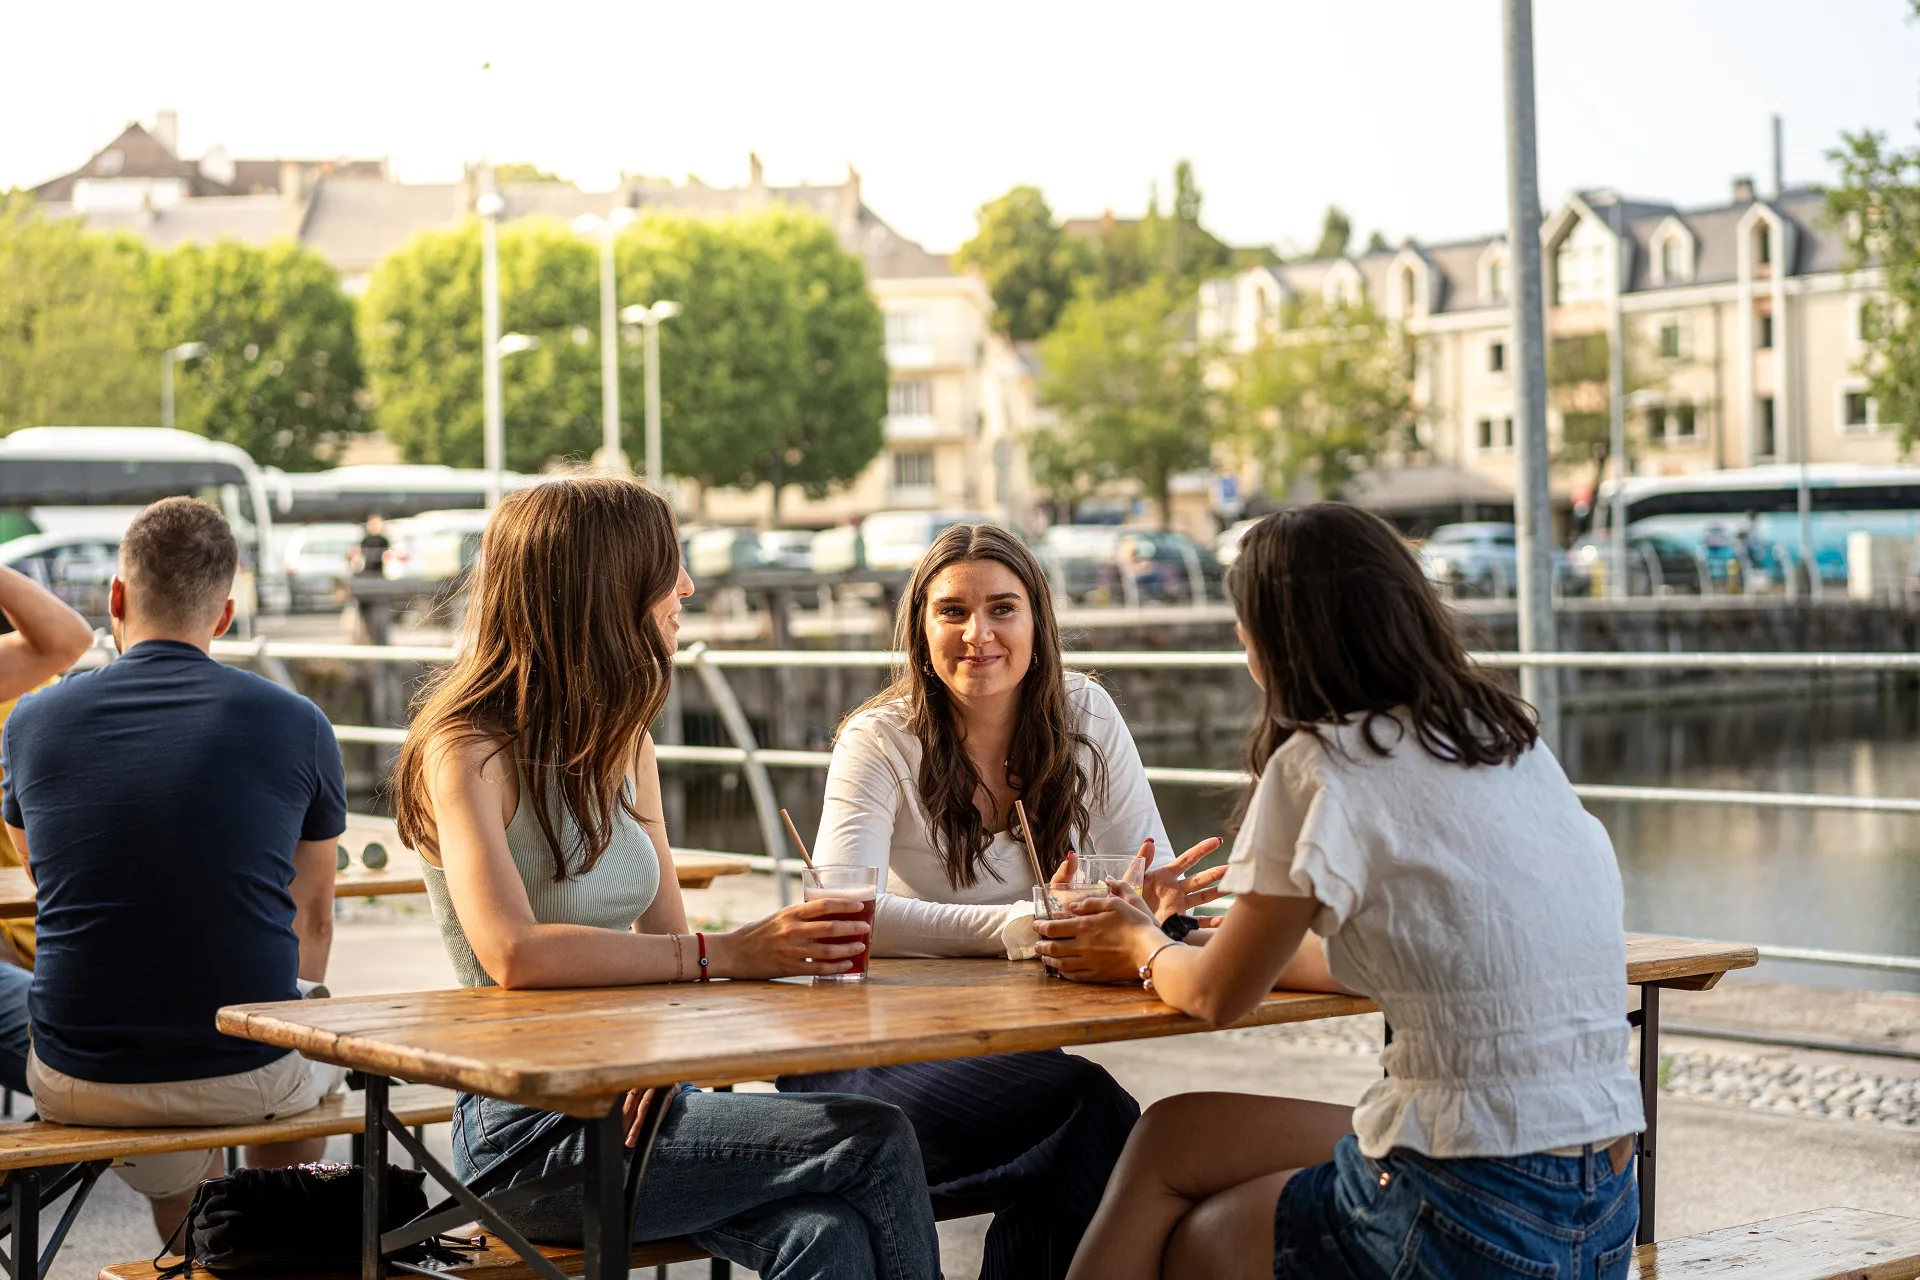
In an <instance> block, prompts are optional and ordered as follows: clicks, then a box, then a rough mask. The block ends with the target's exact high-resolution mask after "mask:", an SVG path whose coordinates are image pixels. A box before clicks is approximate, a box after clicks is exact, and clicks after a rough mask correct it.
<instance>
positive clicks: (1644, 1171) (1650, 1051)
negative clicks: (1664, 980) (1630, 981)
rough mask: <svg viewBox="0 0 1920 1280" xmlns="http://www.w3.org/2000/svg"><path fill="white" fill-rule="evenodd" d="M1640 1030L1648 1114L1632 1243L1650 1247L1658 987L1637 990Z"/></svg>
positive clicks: (1656, 1133) (1656, 1106) (1656, 1128)
mask: <svg viewBox="0 0 1920 1280" xmlns="http://www.w3.org/2000/svg"><path fill="white" fill-rule="evenodd" d="M1629 1021H1631V1022H1634V1023H1637V1024H1638V1026H1639V1027H1640V1106H1641V1108H1642V1109H1643V1110H1644V1111H1645V1112H1646V1113H1647V1127H1646V1129H1645V1130H1643V1131H1642V1132H1641V1134H1640V1155H1639V1169H1638V1170H1637V1172H1638V1174H1639V1179H1640V1226H1639V1229H1638V1230H1637V1231H1636V1232H1635V1234H1634V1243H1636V1244H1652V1243H1653V1242H1654V1241H1655V1240H1657V1239H1659V1236H1658V1234H1657V1231H1656V1228H1655V1226H1654V1218H1653V1213H1654V1157H1655V1156H1656V1155H1657V1154H1658V1152H1659V1140H1658V1139H1659V1129H1660V988H1659V987H1657V986H1655V985H1653V984H1652V983H1647V984H1645V985H1643V986H1642V987H1641V988H1640V1009H1639V1011H1638V1016H1636V1017H1634V1018H1632V1019H1629Z"/></svg>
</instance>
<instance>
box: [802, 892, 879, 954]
mask: <svg viewBox="0 0 1920 1280" xmlns="http://www.w3.org/2000/svg"><path fill="white" fill-rule="evenodd" d="M800 885H801V893H802V895H803V896H804V897H805V899H806V901H808V902H817V901H819V900H820V899H822V898H845V899H850V900H852V901H854V902H857V903H859V904H860V907H859V909H858V910H856V911H850V912H836V913H835V914H833V915H830V916H823V917H821V918H822V919H825V920H858V921H860V922H862V923H863V924H865V925H866V926H867V928H868V930H869V932H867V933H865V934H862V935H860V936H858V937H855V936H853V935H851V934H848V935H844V936H837V937H836V936H833V935H829V936H828V937H827V938H825V939H824V941H827V942H859V943H861V944H863V945H862V946H861V948H860V954H859V955H857V956H854V957H853V967H852V968H851V969H849V970H847V971H846V972H845V973H816V974H815V975H814V976H813V980H814V981H815V982H864V981H866V978H867V954H868V953H869V952H870V951H872V950H873V947H872V939H873V934H872V932H871V930H872V928H873V904H874V902H875V901H876V900H877V899H878V898H879V896H880V880H879V873H878V872H877V871H876V870H875V869H874V868H872V867H848V866H835V867H809V868H808V869H807V870H805V871H802V872H801V873H800Z"/></svg>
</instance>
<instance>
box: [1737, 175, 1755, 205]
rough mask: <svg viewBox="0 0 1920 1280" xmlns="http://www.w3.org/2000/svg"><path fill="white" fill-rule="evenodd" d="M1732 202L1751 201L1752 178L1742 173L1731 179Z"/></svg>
mask: <svg viewBox="0 0 1920 1280" xmlns="http://www.w3.org/2000/svg"><path fill="white" fill-rule="evenodd" d="M1733 202H1734V203H1735V204H1752V203H1753V179H1752V178H1750V177H1748V176H1746V175H1745V174H1742V175H1741V176H1740V177H1737V178H1735V179H1734V180H1733Z"/></svg>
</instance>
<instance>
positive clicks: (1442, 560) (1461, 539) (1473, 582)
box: [1420, 521, 1520, 599]
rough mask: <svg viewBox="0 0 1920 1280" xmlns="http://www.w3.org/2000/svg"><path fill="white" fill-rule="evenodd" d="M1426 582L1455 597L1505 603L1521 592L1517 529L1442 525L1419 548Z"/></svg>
mask: <svg viewBox="0 0 1920 1280" xmlns="http://www.w3.org/2000/svg"><path fill="white" fill-rule="evenodd" d="M1420 567H1421V568H1422V569H1423V570H1425V571H1426V575H1427V580H1428V581H1429V582H1432V583H1434V584H1435V585H1436V586H1439V587H1442V588H1444V589H1445V590H1447V591H1448V592H1449V593H1450V594H1453V595H1456V596H1461V595H1465V596H1483V597H1486V598H1489V599H1502V598H1505V597H1507V596H1511V595H1513V594H1514V593H1515V592H1516V591H1518V590H1519V583H1520V557H1519V551H1518V549H1517V547H1516V545H1515V533H1514V527H1513V526H1512V525H1510V524H1499V523H1495V522H1491V521H1482V522H1477V523H1474V524H1443V525H1441V526H1440V527H1439V528H1438V529H1435V530H1434V531H1433V532H1432V533H1431V534H1430V535H1428V537H1427V540H1426V543H1425V544H1424V545H1423V546H1422V547H1421V548H1420Z"/></svg>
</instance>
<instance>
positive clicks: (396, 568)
mask: <svg viewBox="0 0 1920 1280" xmlns="http://www.w3.org/2000/svg"><path fill="white" fill-rule="evenodd" d="M486 527H487V512H485V511H466V510H462V511H423V512H421V513H420V514H419V515H417V516H409V517H407V518H406V519H405V520H394V521H391V522H390V523H389V524H388V525H387V527H386V535H387V541H388V542H389V543H391V544H392V545H391V546H389V547H388V548H387V554H386V559H385V560H384V561H383V562H382V566H381V572H383V573H384V574H385V575H386V576H387V577H389V578H417V579H421V580H424V581H427V582H443V581H445V580H447V579H448V578H456V577H459V576H460V575H461V574H462V573H465V572H466V570H467V566H469V565H471V564H472V563H473V561H474V557H476V556H478V555H479V554H480V534H481V532H482V531H483V530H484V529H485V528H486ZM355 541H356V544H357V542H358V539H356V540H355Z"/></svg>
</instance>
